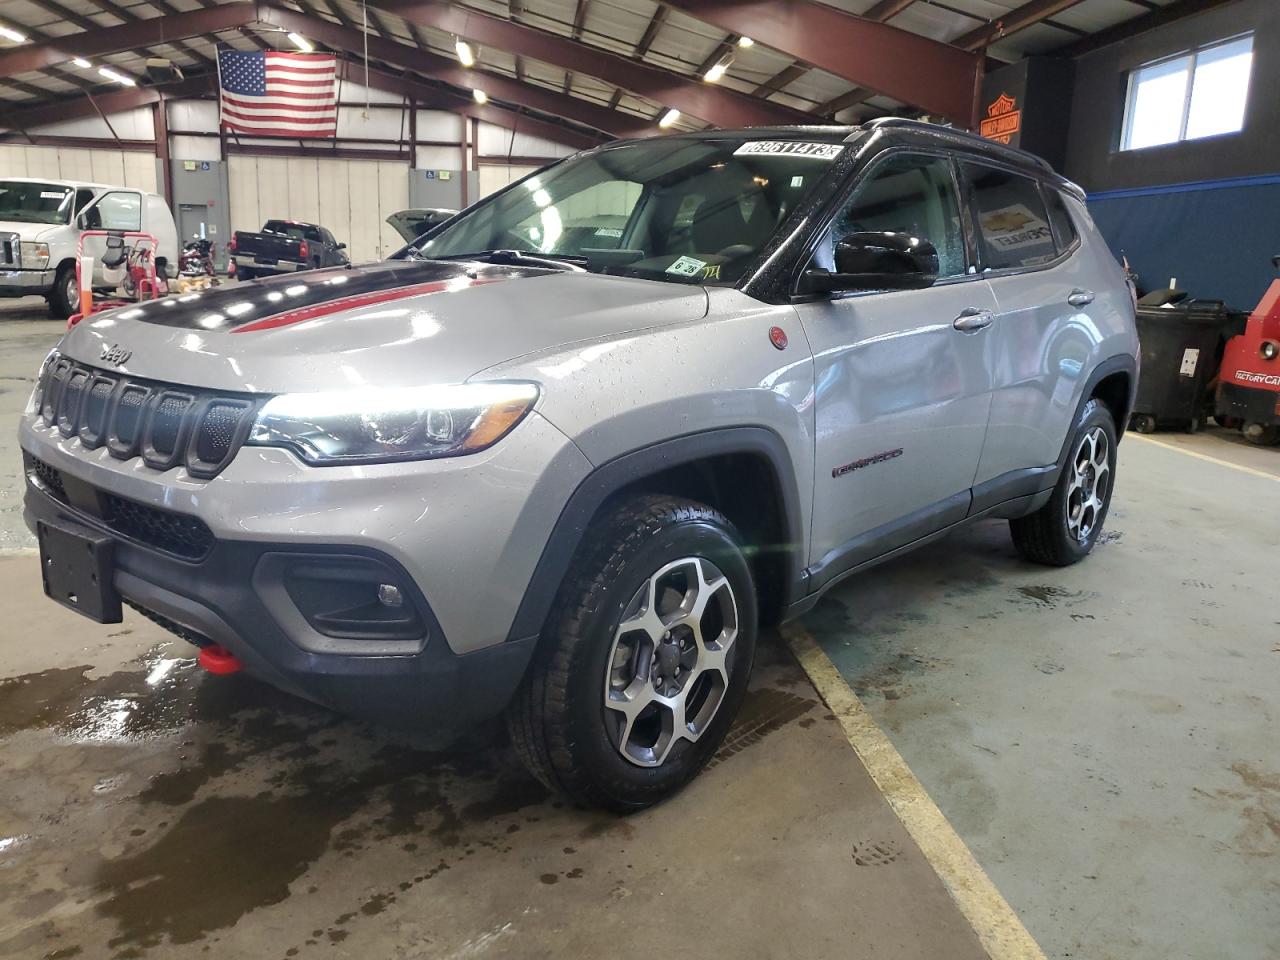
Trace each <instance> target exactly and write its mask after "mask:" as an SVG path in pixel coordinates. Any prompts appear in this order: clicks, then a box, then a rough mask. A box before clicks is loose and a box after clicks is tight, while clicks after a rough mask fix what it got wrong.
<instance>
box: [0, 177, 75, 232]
mask: <svg viewBox="0 0 1280 960" xmlns="http://www.w3.org/2000/svg"><path fill="white" fill-rule="evenodd" d="M74 197H75V191H74V190H73V189H72V188H71V187H63V186H59V185H58V184H56V183H27V182H24V181H21V180H0V220H18V221H21V222H23V223H70V222H71V208H72V206H73V204H72V199H73V198H74Z"/></svg>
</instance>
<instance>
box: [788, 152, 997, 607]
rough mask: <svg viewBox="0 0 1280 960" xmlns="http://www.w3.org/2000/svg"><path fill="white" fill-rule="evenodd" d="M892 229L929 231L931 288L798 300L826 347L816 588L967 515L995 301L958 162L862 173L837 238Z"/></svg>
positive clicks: (825, 262) (920, 162) (828, 243)
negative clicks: (964, 217)
mask: <svg viewBox="0 0 1280 960" xmlns="http://www.w3.org/2000/svg"><path fill="white" fill-rule="evenodd" d="M855 231H892V232H895V233H903V232H905V233H908V234H910V235H912V236H916V237H921V238H924V239H927V240H929V241H930V242H932V243H933V244H934V246H935V247H937V249H938V253H939V262H940V277H939V279H938V281H937V283H936V284H935V285H934V286H932V287H929V288H927V289H923V290H898V291H891V292H859V293H853V294H845V295H843V296H837V297H834V298H831V299H825V300H819V301H816V302H812V303H805V304H800V305H798V306H797V308H796V309H797V311H798V312H799V314H800V316H801V319H802V322H803V324H804V330H805V334H806V336H807V337H808V339H809V344H810V347H811V348H812V350H813V355H814V366H815V369H814V375H815V379H816V386H815V396H814V405H815V417H816V434H817V437H816V469H815V475H816V480H815V483H814V507H813V538H812V539H813V552H812V555H811V557H810V566H811V570H812V573H813V577H814V580H813V586H815V587H816V586H820V585H821V584H822V583H823V582H825V580H826V579H828V578H829V577H830V576H833V575H835V574H837V573H839V572H841V571H842V570H843V569H847V568H848V567H850V566H853V565H856V564H857V563H860V562H862V561H863V560H866V559H870V558H871V557H873V556H876V555H878V554H880V553H884V552H885V551H886V550H890V549H894V548H895V547H897V546H901V545H903V544H905V543H909V542H910V541H912V540H914V539H917V538H918V537H920V536H924V535H926V534H928V533H931V532H933V531H934V530H936V529H939V528H941V527H943V526H946V525H948V524H949V523H953V522H956V521H958V520H961V519H963V518H964V516H965V515H966V514H967V512H968V508H969V499H970V498H969V489H970V487H971V486H972V484H973V476H974V471H975V470H976V468H977V465H978V457H979V455H980V453H981V450H982V442H983V435H984V433H985V432H986V427H987V416H988V407H989V405H990V402H991V380H990V376H989V373H988V368H987V363H986V357H985V352H986V348H987V336H988V334H989V332H990V331H989V329H987V328H986V326H985V325H984V324H983V323H981V322H979V323H977V324H973V323H966V322H962V323H961V326H962V327H969V329H968V331H967V332H966V331H964V330H961V329H957V327H956V326H955V323H956V321H957V319H959V318H962V317H965V318H968V319H969V320H972V319H973V318H977V319H978V320H979V321H982V320H984V319H985V320H986V321H988V322H989V321H990V319H991V317H992V314H993V311H994V310H995V306H996V304H995V299H994V297H993V296H992V293H991V290H990V288H989V286H988V285H987V283H986V281H985V280H983V278H982V277H980V276H977V275H976V274H974V273H971V272H970V263H969V256H968V252H967V250H966V244H965V234H964V230H963V228H962V221H961V208H960V202H959V191H958V187H957V181H956V179H955V171H954V165H953V164H952V162H951V161H950V160H949V159H948V158H947V157H944V156H934V155H930V154H926V153H916V152H894V153H891V154H889V155H887V156H886V157H884V158H882V159H880V160H878V161H876V162H875V163H874V164H873V165H872V167H871V168H870V169H869V170H868V171H867V172H866V173H865V174H864V175H863V176H862V177H861V178H860V179H859V183H858V184H857V186H856V187H855V188H854V191H853V194H852V196H851V198H850V200H849V202H848V203H847V204H846V205H845V206H844V208H843V209H842V210H841V212H839V213H838V214H837V215H836V217H835V220H834V222H833V224H832V226H831V227H830V228H829V229H828V231H827V233H826V235H825V237H824V238H823V239H822V240H821V241H820V243H819V246H818V249H817V250H816V252H815V253H814V255H813V258H812V261H811V264H812V265H813V266H815V267H819V268H826V269H831V268H832V266H833V263H832V260H833V253H832V244H833V241H834V238H836V237H839V236H844V235H845V234H848V233H851V232H855Z"/></svg>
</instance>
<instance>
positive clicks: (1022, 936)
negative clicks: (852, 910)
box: [782, 623, 1045, 960]
mask: <svg viewBox="0 0 1280 960" xmlns="http://www.w3.org/2000/svg"><path fill="white" fill-rule="evenodd" d="M782 634H783V636H784V637H785V638H786V640H787V643H788V644H789V645H790V647H791V651H792V653H794V654H795V656H796V659H797V660H799V661H800V665H801V666H802V667H803V668H804V671H805V673H807V674H808V675H809V679H810V681H812V683H813V685H814V687H815V688H817V691H818V695H819V696H821V697H822V699H823V701H824V702H825V703H826V705H827V707H828V708H829V709H830V710H831V712H832V713H833V714H835V716H836V719H838V720H839V721H840V725H841V726H842V727H843V728H844V733H845V736H846V737H847V738H848V740H849V743H850V745H851V746H852V747H853V749H854V752H855V753H857V755H858V759H859V760H861V761H862V765H863V766H864V767H866V768H867V772H868V773H870V774H871V778H872V779H873V780H874V781H875V782H876V786H878V787H879V788H880V792H881V793H882V794H883V795H884V797H885V799H886V800H888V801H889V806H890V807H892V808H893V812H894V813H896V814H897V815H898V819H899V820H901V821H902V825H903V826H904V827H906V828H907V832H908V833H909V834H911V838H912V839H913V840H915V842H916V845H917V846H919V848H920V850H921V852H923V853H924V855H925V858H926V859H927V860H928V861H929V864H930V865H931V866H932V867H933V869H934V872H936V873H937V874H938V876H939V877H940V878H941V879H942V882H943V884H945V885H946V888H947V891H948V892H949V893H950V894H951V898H952V899H953V900H954V901H955V903H956V906H958V907H959V908H960V912H961V913H962V914H963V915H964V917H965V919H966V920H968V921H969V923H970V925H971V926H972V927H973V929H974V931H975V932H976V933H977V935H978V939H979V940H981V942H982V946H983V948H984V949H985V950H986V951H987V956H989V957H991V960H1045V955H1044V951H1043V950H1041V949H1040V946H1039V944H1037V943H1036V942H1035V940H1033V939H1032V938H1031V934H1029V933H1028V932H1027V928H1026V927H1024V926H1023V925H1022V921H1021V920H1019V919H1018V915H1017V914H1016V913H1014V912H1013V908H1012V907H1010V906H1009V904H1008V902H1007V901H1006V900H1005V899H1004V897H1002V896H1001V895H1000V891H999V890H997V889H996V887H995V884H993V883H992V882H991V878H990V877H988V876H987V874H986V871H984V870H983V869H982V867H981V866H980V865H979V864H978V861H977V860H976V859H974V856H973V854H972V853H971V852H970V851H969V848H968V847H966V846H965V844H964V841H963V840H961V839H960V837H959V835H958V834H957V833H956V831H955V828H953V827H952V826H951V824H950V823H949V822H948V820H947V818H946V817H945V816H943V814H942V811H941V810H939V809H938V807H937V805H936V804H935V803H934V802H933V800H932V799H931V798H930V797H929V794H927V793H926V792H925V789H924V787H923V786H922V785H921V784H920V781H919V780H917V779H916V776H915V774H913V773H912V772H911V768H910V767H908V766H907V762H906V761H905V760H903V759H902V755H901V754H900V753H898V751H897V750H896V749H894V746H893V744H892V743H890V742H889V738H888V737H886V736H885V735H884V732H883V731H882V730H881V729H880V728H879V727H878V726H876V723H875V721H874V720H872V719H871V715H870V714H869V713H868V712H867V710H866V708H865V707H864V706H863V705H862V703H861V702H860V701H859V700H858V697H857V695H855V694H854V692H853V690H852V689H850V687H849V684H848V683H846V682H845V679H844V677H843V676H841V674H840V671H839V670H837V669H836V666H835V664H833V663H832V662H831V660H830V658H829V657H827V655H826V653H825V652H824V651H823V649H822V648H821V647H820V646H818V642H817V641H816V640H814V639H813V637H812V636H811V635H810V634H809V632H808V631H807V630H805V629H804V627H803V626H800V625H799V624H796V623H791V624H787V625H786V626H784V627H783V628H782Z"/></svg>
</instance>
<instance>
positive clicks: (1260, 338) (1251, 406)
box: [1213, 256, 1280, 445]
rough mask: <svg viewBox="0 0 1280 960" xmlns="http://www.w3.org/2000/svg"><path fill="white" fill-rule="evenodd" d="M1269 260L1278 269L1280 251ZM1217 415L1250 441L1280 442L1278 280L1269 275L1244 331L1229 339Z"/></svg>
mask: <svg viewBox="0 0 1280 960" xmlns="http://www.w3.org/2000/svg"><path fill="white" fill-rule="evenodd" d="M1271 262H1272V264H1273V265H1275V267H1276V268H1277V269H1278V270H1280V256H1277V257H1273V258H1272V260H1271ZM1213 416H1214V419H1215V420H1217V421H1218V423H1220V424H1222V425H1223V426H1224V427H1238V428H1240V429H1241V430H1242V431H1243V433H1244V438H1245V439H1246V440H1248V441H1249V442H1250V443H1256V444H1259V445H1267V444H1273V443H1276V442H1280V280H1273V281H1271V286H1270V287H1268V288H1267V292H1266V293H1265V294H1263V295H1262V300H1261V301H1260V302H1259V303H1258V305H1257V307H1255V308H1254V311H1253V313H1251V314H1250V315H1249V325H1248V326H1247V327H1245V331H1244V333H1242V334H1240V335H1239V336H1237V337H1232V338H1231V339H1230V340H1228V341H1227V349H1226V353H1225V354H1223V357H1222V368H1221V370H1220V371H1219V372H1218V395H1217V401H1216V405H1215V407H1214V415H1213Z"/></svg>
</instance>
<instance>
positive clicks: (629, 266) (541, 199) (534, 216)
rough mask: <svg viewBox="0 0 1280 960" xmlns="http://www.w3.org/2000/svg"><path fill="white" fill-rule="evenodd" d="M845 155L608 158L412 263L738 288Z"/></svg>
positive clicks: (485, 218)
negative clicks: (498, 265) (544, 260)
mask: <svg viewBox="0 0 1280 960" xmlns="http://www.w3.org/2000/svg"><path fill="white" fill-rule="evenodd" d="M844 150H845V147H844V145H843V144H839V143H827V142H807V141H805V142H801V141H770V140H760V139H757V138H750V137H724V138H719V139H700V138H687V139H686V138H680V137H671V138H662V139H657V140H650V141H643V142H639V143H632V144H625V145H623V146H619V147H612V148H607V149H604V150H599V151H596V152H594V153H590V154H585V155H583V156H580V157H576V158H573V159H570V160H567V161H565V162H563V163H560V164H557V165H556V166H554V167H551V168H550V169H547V170H544V171H541V172H539V173H537V174H535V175H534V176H532V177H528V178H526V179H525V180H523V181H520V182H518V183H515V184H512V185H511V186H510V187H507V188H506V189H505V190H503V191H501V192H499V193H496V194H494V195H493V196H492V197H491V198H489V199H487V200H486V201H485V202H483V203H481V204H478V205H477V206H475V207H472V208H471V209H470V210H467V211H464V212H463V213H462V214H461V215H460V216H458V217H456V218H455V219H454V220H453V221H452V222H451V223H450V224H449V225H447V226H444V227H442V228H440V229H438V230H437V231H436V232H434V233H432V234H430V235H428V236H427V237H425V238H422V239H421V240H420V241H418V242H417V244H416V245H415V246H413V247H411V248H410V249H409V250H407V251H406V255H407V256H416V257H421V258H449V257H454V258H463V257H466V256H469V255H478V254H483V253H490V252H492V251H495V250H516V251H520V252H523V253H528V254H535V255H540V256H545V257H553V258H554V257H565V258H570V259H572V261H573V262H575V263H577V264H580V265H581V266H583V267H584V268H585V269H587V270H588V271H591V272H594V273H608V274H614V275H621V276H632V277H640V278H644V279H649V280H664V281H670V282H673V283H717V282H719V283H734V282H737V280H738V279H740V278H741V277H742V276H743V274H744V273H745V272H746V270H747V269H748V267H750V266H751V265H752V263H754V262H755V260H756V259H757V258H758V257H759V255H760V253H761V251H763V250H764V248H765V245H766V244H767V243H768V242H769V240H770V238H771V237H773V236H774V234H775V233H777V231H778V229H779V227H780V226H781V224H782V223H783V222H784V221H785V220H786V219H787V218H788V217H789V216H790V215H791V213H792V212H793V211H794V210H795V209H796V207H797V206H798V205H799V204H800V203H801V201H802V200H804V198H805V197H807V196H809V195H810V193H812V192H813V191H814V190H815V189H816V188H817V187H818V185H819V183H821V182H822V181H824V180H825V179H826V177H827V175H828V173H829V172H830V169H831V164H832V161H834V160H835V159H836V158H837V157H839V156H840V155H841V153H843V151H844Z"/></svg>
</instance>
